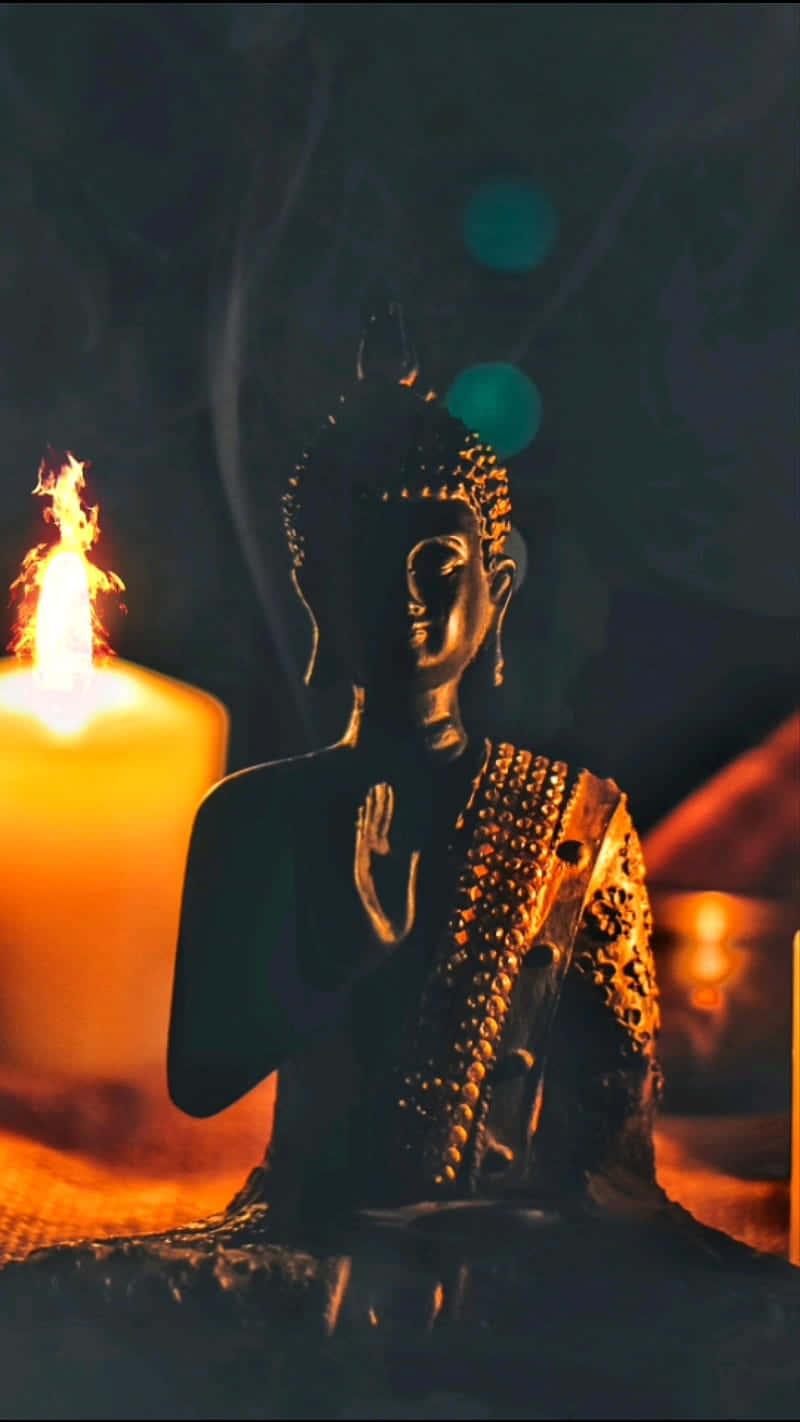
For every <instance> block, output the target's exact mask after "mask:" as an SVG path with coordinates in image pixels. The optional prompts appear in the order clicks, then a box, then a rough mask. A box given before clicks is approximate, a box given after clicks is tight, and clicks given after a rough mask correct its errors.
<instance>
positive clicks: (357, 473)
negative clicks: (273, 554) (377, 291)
mask: <svg viewBox="0 0 800 1422" xmlns="http://www.w3.org/2000/svg"><path fill="white" fill-rule="evenodd" d="M384 317H388V326H389V334H390V336H391V335H392V334H394V335H395V337H398V338H401V339H400V340H399V345H400V357H399V359H398V357H397V356H395V361H394V370H393V371H391V370H388V371H387V369H386V365H387V360H386V359H385V358H384V359H383V360H381V359H380V356H377V357H375V358H372V359H371V358H370V351H371V349H374V348H375V347H376V346H377V347H378V349H379V351H380V342H381V341H382V342H383V347H384V352H385V349H386V333H385V329H384V327H383V326H382V324H381V322H380V321H379V320H378V318H372V320H371V322H370V325H369V327H368V329H367V333H366V336H365V339H364V340H363V341H362V345H361V349H360V352H359V362H358V376H359V379H358V382H357V384H356V387H355V390H354V391H353V392H352V394H351V395H349V396H346V397H344V396H343V397H342V398H341V399H340V402H339V407H338V409H337V411H336V414H335V415H331V416H329V419H328V423H327V424H326V425H325V426H324V427H323V430H322V432H321V434H320V435H319V437H318V438H317V439H316V440H315V441H314V442H313V443H312V445H311V447H310V448H309V450H308V451H306V452H305V453H304V455H303V458H302V461H301V462H300V463H299V464H298V466H297V467H296V469H295V470H294V472H293V474H292V476H291V479H290V481H289V490H288V492H287V494H286V495H285V497H284V517H285V526H286V531H287V537H288V541H289V549H290V553H291V557H292V563H293V578H294V583H295V587H296V589H297V591H298V593H299V595H300V597H301V598H302V600H303V602H304V603H305V605H306V607H307V609H308V611H309V614H310V616H311V618H312V624H313V626H314V649H313V653H312V658H311V663H310V665H309V668H308V672H307V677H306V679H307V680H310V678H311V675H312V673H313V675H314V676H315V677H316V676H317V674H318V673H319V671H320V669H322V671H323V675H324V674H325V672H327V673H328V675H331V674H332V675H334V676H337V675H338V676H339V677H347V678H349V679H350V680H351V681H352V682H353V683H354V684H355V685H357V686H359V687H362V688H364V690H365V692H366V698H367V705H368V706H370V705H371V704H375V703H377V704H378V705H379V706H383V707H388V706H389V705H390V704H393V705H395V706H397V707H408V706H409V705H411V706H412V707H417V708H418V709H420V708H422V707H423V706H425V707H427V711H426V712H425V713H424V714H425V715H430V714H434V713H435V702H436V700H437V697H438V698H439V699H441V698H442V697H448V696H449V697H450V698H452V696H453V693H454V691H456V690H457V688H458V685H459V683H460V681H461V678H462V676H463V674H464V672H465V671H466V669H467V667H468V666H470V665H472V664H473V663H475V661H476V659H477V658H478V657H479V655H480V654H481V653H482V652H483V651H484V649H486V650H490V651H492V653H493V656H494V668H493V669H494V677H495V680H496V681H499V680H500V679H501V678H502V657H501V653H500V632H501V628H502V622H503V618H504V615H505V611H506V608H507V606H508V603H509V600H510V597H511V591H512V583H513V576H514V571H515V565H514V563H513V561H512V560H511V559H510V558H508V557H507V556H506V554H505V551H504V550H505V544H506V539H507V537H508V534H509V532H510V529H511V524H510V514H511V503H510V499H509V487H508V475H507V471H506V470H505V469H504V468H503V467H502V465H501V464H500V463H499V461H498V458H497V456H496V455H495V453H494V452H493V450H492V449H491V448H490V447H489V446H488V445H486V444H485V443H483V442H482V441H481V440H480V439H479V437H478V436H477V435H473V434H470V433H469V431H468V430H467V429H466V427H465V426H464V425H463V424H462V423H461V421H460V420H458V419H455V418H454V417H453V416H452V415H450V414H449V412H448V411H447V410H446V409H445V408H444V407H443V406H442V405H441V404H440V403H439V402H438V401H437V400H436V398H435V397H434V396H433V394H432V393H431V394H429V395H427V396H425V397H423V396H422V395H420V394H419V393H417V389H416V377H417V370H416V362H415V360H414V359H413V357H412V356H411V355H410V353H409V350H408V345H407V342H405V340H404V331H403V327H402V313H401V312H400V311H399V308H397V306H396V305H395V304H394V303H392V304H390V307H389V310H388V312H386V313H384ZM432 708H434V709H433V710H432Z"/></svg>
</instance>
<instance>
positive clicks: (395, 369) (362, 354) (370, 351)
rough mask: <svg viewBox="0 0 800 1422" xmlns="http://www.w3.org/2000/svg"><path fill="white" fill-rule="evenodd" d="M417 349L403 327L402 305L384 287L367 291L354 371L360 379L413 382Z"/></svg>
mask: <svg viewBox="0 0 800 1422" xmlns="http://www.w3.org/2000/svg"><path fill="white" fill-rule="evenodd" d="M418 374H419V363H418V361H417V353H416V351H415V349H414V346H413V343H412V341H411V340H410V339H409V335H408V331H407V329H406V322H405V316H404V314H403V308H402V306H401V305H400V302H399V301H398V300H397V298H396V297H395V296H394V295H393V294H392V293H391V292H389V291H387V290H386V289H385V288H381V289H380V290H379V291H378V290H374V289H373V291H372V292H371V293H370V298H369V300H368V302H367V304H366V307H365V313H364V320H363V325H362V335H361V340H360V342H359V346H358V358H357V360H356V375H357V377H358V379H359V380H363V381H369V382H372V381H381V382H384V381H385V382H388V383H395V382H396V383H397V384H399V385H413V384H414V381H415V380H416V378H417V376H418Z"/></svg>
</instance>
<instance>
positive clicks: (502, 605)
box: [491, 558, 517, 686]
mask: <svg viewBox="0 0 800 1422" xmlns="http://www.w3.org/2000/svg"><path fill="white" fill-rule="evenodd" d="M516 570H517V565H516V563H515V562H514V560H513V558H503V559H502V560H501V561H500V562H498V563H497V565H496V566H495V567H494V568H493V569H492V573H491V598H492V602H493V603H494V605H495V618H494V639H495V651H494V672H493V679H494V684H495V686H502V685H503V669H504V667H505V662H504V660H503V623H504V621H505V616H506V613H507V612H508V604H509V603H510V601H511V594H512V592H513V591H514V574H515V573H516Z"/></svg>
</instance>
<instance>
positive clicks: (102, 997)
mask: <svg viewBox="0 0 800 1422" xmlns="http://www.w3.org/2000/svg"><path fill="white" fill-rule="evenodd" d="M83 486H84V466H83V465H81V464H80V463H79V462H78V461H76V460H74V459H73V458H72V456H70V455H67V456H66V457H65V459H64V460H63V461H57V460H55V459H54V457H51V459H50V461H49V462H48V461H47V460H45V461H43V464H42V466H41V468H40V471H39V481H38V484H37V487H36V489H35V490H34V492H35V493H37V494H40V495H47V496H49V497H50V499H51V501H52V503H51V505H50V506H49V507H48V508H47V509H46V511H45V518H46V520H47V521H48V522H49V523H51V524H54V525H55V526H56V528H57V530H58V534H59V538H58V541H56V542H55V543H52V544H50V545H40V547H39V548H36V549H33V550H31V553H29V554H28V556H27V557H26V559H25V560H24V563H23V566H22V572H21V574H20V576H19V578H18V579H17V580H16V583H15V584H14V585H13V588H12V591H13V592H14V593H15V595H16V598H17V601H18V604H19V615H18V619H17V624H16V628H15V631H14V637H13V639H12V643H11V649H12V650H13V651H15V652H16V653H17V656H16V657H14V658H9V659H7V660H6V661H5V662H3V663H1V664H0V1073H2V1076H3V1078H4V1085H5V1088H6V1090H7V1089H8V1082H9V1080H13V1081H15V1082H17V1083H24V1082H25V1081H26V1080H31V1081H33V1080H34V1079H38V1080H40V1081H41V1080H42V1079H43V1078H46V1079H47V1080H48V1081H52V1082H53V1083H60V1084H62V1085H63V1084H64V1083H71V1084H73V1085H75V1084H84V1085H85V1084H87V1083H92V1084H95V1085H96V1084H105V1083H124V1084H126V1085H127V1086H130V1087H134V1088H138V1087H140V1088H141V1089H142V1090H151V1089H152V1086H153V1082H154V1081H158V1082H160V1080H161V1078H162V1077H163V1073H164V1060H165V1052H166V1037H167V1026H168V1018H169V1005H170V996H171V987H172V973H173V964H174V955H175V945H176V939H177V931H178V920H179V914H180V899H181V890H182V883H183V874H184V867H185V860H186V854H187V849H188V843H189V836H190V832H191V827H192V822H193V819H194V815H195V811H196V808H197V805H198V803H199V801H200V800H201V799H202V797H203V795H204V794H205V792H206V791H207V790H208V789H209V788H210V786H211V785H213V784H214V783H215V781H217V780H218V779H220V778H221V776H222V775H223V774H224V771H225V757H226V746H227V734H228V716H227V712H226V711H225V708H224V707H223V706H222V705H221V704H220V703H219V702H218V701H217V700H215V699H214V698H213V697H212V696H209V695H208V694H206V693H205V692H203V691H199V690H197V689H196V688H194V687H190V686H186V685H183V684H181V683H179V682H176V681H172V680H170V679H169V678H167V677H164V676H160V675H157V674H155V673H153V672H150V671H146V670H144V669H143V668H141V667H136V666H133V665H131V664H129V663H124V662H123V663H120V662H117V661H116V660H113V659H110V651H109V648H108V646H107V642H106V639H105V629H104V628H103V626H102V623H101V621H100V618H99V615H98V611H97V601H96V598H97V594H98V593H100V592H105V593H114V592H119V591H122V588H123V585H122V582H121V580H120V579H119V578H118V577H117V576H116V575H115V574H109V573H103V572H102V571H101V570H99V569H98V568H97V567H95V565H94V564H93V563H91V562H90V560H89V558H88V557H87V553H88V550H89V548H90V547H91V546H92V544H93V543H94V542H95V541H96V539H97V536H98V534H99V528H98V523H97V509H96V508H95V509H90V508H86V507H85V506H84V505H83V503H82V501H81V497H80V495H81V490H82V488H83Z"/></svg>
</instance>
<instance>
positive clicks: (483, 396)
mask: <svg viewBox="0 0 800 1422" xmlns="http://www.w3.org/2000/svg"><path fill="white" fill-rule="evenodd" d="M445 403H446V404H447V408H448V410H449V411H450V414H451V415H456V416H457V417H458V419H460V420H463V421H464V424H465V425H466V426H467V428H468V429H469V430H474V431H475V432H476V433H477V434H479V435H480V436H481V438H482V439H484V440H486V442H487V443H488V444H491V445H492V446H493V448H494V449H495V450H496V451H497V453H498V454H499V455H502V456H503V458H505V457H506V455H509V454H519V452H520V450H521V449H524V448H525V446H526V445H528V444H530V442H531V440H532V439H534V438H535V437H536V433H537V431H538V429H539V426H540V424H541V422H542V397H541V395H540V394H539V391H538V390H537V389H536V386H535V385H534V383H533V381H532V380H529V378H528V376H527V375H526V374H525V372H524V371H523V370H520V368H519V366H516V365H510V364H509V363H508V362H507V361H492V362H490V363H488V364H486V365H470V366H468V367H467V369H466V370H462V371H461V374H460V375H457V376H456V378H455V380H454V381H453V383H452V385H451V386H450V389H449V390H448V392H447V397H446V402H445Z"/></svg>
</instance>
